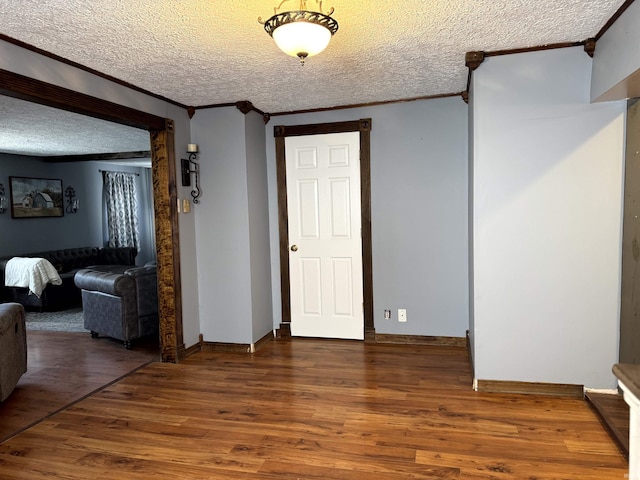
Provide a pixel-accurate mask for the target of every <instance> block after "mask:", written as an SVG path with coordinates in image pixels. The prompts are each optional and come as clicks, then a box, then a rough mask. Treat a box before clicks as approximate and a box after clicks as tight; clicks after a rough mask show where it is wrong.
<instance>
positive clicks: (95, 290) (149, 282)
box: [75, 265, 158, 349]
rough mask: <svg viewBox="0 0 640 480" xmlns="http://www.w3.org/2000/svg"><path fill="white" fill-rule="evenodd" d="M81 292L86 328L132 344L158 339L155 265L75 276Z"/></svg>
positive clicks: (128, 346)
mask: <svg viewBox="0 0 640 480" xmlns="http://www.w3.org/2000/svg"><path fill="white" fill-rule="evenodd" d="M75 283H76V286H77V287H78V288H80V289H81V291H82V310H83V312H84V328H85V329H87V330H90V331H91V336H92V337H94V338H96V337H98V336H100V335H104V336H107V337H111V338H115V339H118V340H122V341H123V342H124V346H125V347H126V348H127V349H128V348H131V341H132V340H137V339H138V338H142V337H146V336H149V335H156V336H157V335H158V277H157V269H156V266H155V265H147V266H144V267H134V268H129V269H126V270H124V271H123V272H122V273H110V272H101V271H96V270H93V269H85V270H80V271H79V272H78V273H76V276H75Z"/></svg>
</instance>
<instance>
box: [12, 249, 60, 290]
mask: <svg viewBox="0 0 640 480" xmlns="http://www.w3.org/2000/svg"><path fill="white" fill-rule="evenodd" d="M47 283H52V284H53V285H62V279H61V278H60V275H58V272H57V271H56V269H55V268H54V266H53V265H51V262H49V260H45V259H44V258H22V257H13V258H12V259H11V260H9V261H8V262H7V266H6V267H5V269H4V284H5V285H6V286H7V287H24V288H28V289H29V293H33V294H34V295H35V296H36V297H38V298H40V295H42V291H43V290H44V288H45V287H46V286H47Z"/></svg>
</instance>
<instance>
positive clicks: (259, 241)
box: [245, 112, 273, 343]
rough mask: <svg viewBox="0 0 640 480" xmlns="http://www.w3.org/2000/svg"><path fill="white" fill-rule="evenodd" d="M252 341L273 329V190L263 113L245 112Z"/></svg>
mask: <svg viewBox="0 0 640 480" xmlns="http://www.w3.org/2000/svg"><path fill="white" fill-rule="evenodd" d="M245 145H246V152H247V159H246V162H247V194H248V208H249V263H250V271H251V314H252V334H251V335H252V343H254V342H256V341H258V340H260V339H261V338H262V337H264V336H265V335H266V334H268V333H269V332H270V331H272V330H273V317H272V305H271V264H270V261H269V207H268V205H269V191H268V185H267V158H266V151H265V129H264V119H263V117H262V115H258V114H257V113H256V112H249V113H248V114H246V115H245Z"/></svg>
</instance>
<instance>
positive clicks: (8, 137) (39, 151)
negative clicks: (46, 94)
mask: <svg viewBox="0 0 640 480" xmlns="http://www.w3.org/2000/svg"><path fill="white" fill-rule="evenodd" d="M149 148H150V141H149V132H147V131H146V130H140V129H137V128H131V127H127V126H124V125H119V124H117V123H111V122H106V121H104V120H98V119H96V118H91V117H85V116H82V115H77V114H75V113H70V112H65V111H62V110H57V109H55V108H51V107H45V106H43V105H37V104H35V103H30V102H25V101H23V100H17V99H15V98H11V97H4V96H0V152H2V153H9V154H19V155H34V156H41V155H47V156H48V155H81V154H89V153H118V152H140V151H145V150H149ZM143 163H149V161H146V162H143Z"/></svg>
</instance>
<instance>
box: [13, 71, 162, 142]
mask: <svg viewBox="0 0 640 480" xmlns="http://www.w3.org/2000/svg"><path fill="white" fill-rule="evenodd" d="M0 94H2V95H6V96H8V97H13V98H19V99H21V100H28V101H30V102H35V103H39V104H40V105H46V106H48V107H54V108H59V109H61V110H66V111H67V112H74V113H80V114H82V115H88V116H90V117H94V118H100V119H102V120H109V121H110V122H115V123H119V124H121V125H128V126H130V127H136V128H141V129H144V130H150V131H163V130H164V129H165V119H164V118H162V117H159V116H157V115H153V114H151V113H146V112H142V111H140V110H136V109H134V108H130V107H126V106H124V105H119V104H117V103H113V102H109V101H108V100H103V99H101V98H97V97H92V96H91V95H86V94H84V93H80V92H76V91H73V90H69V89H68V88H64V87H59V86H58V85H53V84H52V83H47V82H43V81H41V80H36V79H35V78H30V77H26V76H24V75H20V74H19V73H14V72H10V71H8V70H2V69H0Z"/></svg>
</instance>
